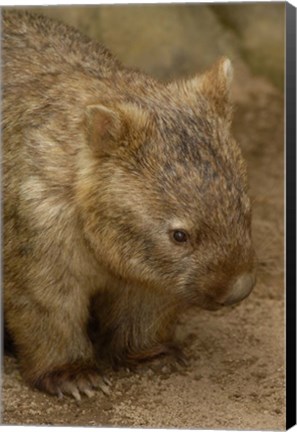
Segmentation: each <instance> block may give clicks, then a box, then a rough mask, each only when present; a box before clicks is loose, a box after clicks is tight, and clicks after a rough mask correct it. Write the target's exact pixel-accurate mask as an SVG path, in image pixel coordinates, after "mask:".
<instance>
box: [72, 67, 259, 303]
mask: <svg viewBox="0 0 297 432" xmlns="http://www.w3.org/2000/svg"><path fill="white" fill-rule="evenodd" d="M231 80H232V66H231V63H230V61H229V60H228V59H222V60H221V61H219V62H218V63H217V64H216V65H215V66H214V67H213V68H212V69H211V70H210V71H209V72H207V73H206V74H204V75H202V76H199V77H196V78H194V79H191V80H189V81H185V82H176V83H170V84H168V85H164V86H161V85H160V84H158V86H157V85H155V84H152V83H151V82H149V84H148V85H147V88H146V89H145V88H143V87H142V88H141V89H140V90H139V95H137V92H136V91H135V90H134V95H133V98H132V101H129V102H127V101H125V100H122V101H120V102H119V103H117V104H114V105H113V106H108V107H107V106H102V105H100V104H99V105H92V106H89V107H88V108H87V137H88V144H89V145H88V148H87V150H86V152H85V155H84V156H82V161H81V164H82V167H83V168H82V170H81V172H82V174H83V177H81V178H82V179H83V181H81V184H82V186H81V190H80V194H81V201H82V202H83V203H84V216H85V222H84V224H85V232H86V235H87V236H88V238H89V241H90V243H91V245H92V247H93V249H94V251H95V253H96V255H97V257H98V260H99V261H100V262H101V263H104V265H105V266H106V267H107V268H109V270H111V272H113V273H114V274H116V275H117V276H119V277H121V278H123V279H124V280H126V281H131V282H133V283H136V284H138V285H139V289H141V286H144V285H145V286H146V287H152V289H157V290H161V291H162V292H164V293H168V298H173V299H175V301H177V302H180V304H181V305H194V304H195V305H200V306H202V307H205V308H210V309H212V308H213V309H215V308H217V307H219V306H221V305H228V304H232V303H235V302H238V301H240V300H242V299H243V298H245V297H246V296H247V295H248V294H249V293H250V291H251V290H252V288H253V286H254V283H255V275H254V250H253V246H252V241H251V204H250V200H249V198H248V195H247V175H246V167H245V163H244V161H243V159H242V155H241V152H240V150H239V147H238V146H237V144H236V143H235V142H234V140H233V139H232V137H231V135H230V123H231V119H230V117H231V106H230V102H229V87H230V82H231ZM144 87H145V86H144ZM131 92H132V90H131Z"/></svg>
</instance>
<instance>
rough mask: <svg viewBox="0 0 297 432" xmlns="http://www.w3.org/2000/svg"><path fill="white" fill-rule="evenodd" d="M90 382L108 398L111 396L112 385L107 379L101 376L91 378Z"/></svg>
mask: <svg viewBox="0 0 297 432" xmlns="http://www.w3.org/2000/svg"><path fill="white" fill-rule="evenodd" d="M90 380H91V383H92V385H93V387H94V388H99V389H100V390H101V391H102V392H103V393H104V394H105V395H107V396H109V395H110V390H109V387H108V386H109V385H110V384H111V383H110V381H109V380H108V379H107V378H105V377H101V376H96V377H94V376H91V377H90Z"/></svg>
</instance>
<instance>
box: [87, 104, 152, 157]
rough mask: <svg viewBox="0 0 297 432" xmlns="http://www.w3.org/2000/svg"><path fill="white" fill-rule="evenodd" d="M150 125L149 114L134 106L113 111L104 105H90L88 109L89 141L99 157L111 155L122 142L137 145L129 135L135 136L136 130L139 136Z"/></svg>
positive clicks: (120, 107)
mask: <svg viewBox="0 0 297 432" xmlns="http://www.w3.org/2000/svg"><path fill="white" fill-rule="evenodd" d="M149 124H150V119H149V115H148V113H147V112H146V111H144V110H142V109H141V108H140V107H138V106H136V105H134V104H130V103H123V104H119V105H118V106H116V107H115V108H113V109H110V108H107V107H106V106H104V105H89V106H87V108H86V129H87V140H88V144H89V146H90V147H91V149H92V150H93V151H94V152H95V154H97V155H98V156H103V155H108V154H110V153H111V152H112V151H113V150H115V149H117V148H118V147H119V146H120V145H121V143H122V141H125V145H129V146H132V145H134V146H135V145H137V142H136V141H135V140H133V139H131V141H130V140H129V135H133V133H134V131H135V130H137V132H138V134H139V132H140V131H141V130H143V129H147V128H148V126H149ZM123 137H125V140H123Z"/></svg>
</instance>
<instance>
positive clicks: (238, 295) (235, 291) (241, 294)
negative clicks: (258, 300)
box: [221, 273, 256, 306]
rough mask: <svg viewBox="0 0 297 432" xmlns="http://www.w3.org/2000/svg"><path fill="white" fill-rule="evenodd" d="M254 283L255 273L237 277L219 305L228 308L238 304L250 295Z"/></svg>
mask: <svg viewBox="0 0 297 432" xmlns="http://www.w3.org/2000/svg"><path fill="white" fill-rule="evenodd" d="M255 283H256V275H255V273H244V274H243V275H241V276H239V277H238V278H237V280H236V281H235V282H234V284H233V286H232V287H231V288H230V291H229V293H228V295H227V297H226V299H225V300H224V301H223V302H222V303H221V304H222V305H224V306H229V305H232V304H234V303H238V302H240V301H241V300H243V299H244V298H246V297H247V296H248V295H249V294H250V292H251V291H252V289H253V287H254V285H255Z"/></svg>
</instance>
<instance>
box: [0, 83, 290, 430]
mask: <svg viewBox="0 0 297 432" xmlns="http://www.w3.org/2000/svg"><path fill="white" fill-rule="evenodd" d="M264 84H265V83H263V86H262V84H261V82H260V84H258V86H255V85H254V83H253V85H252V86H251V88H253V89H254V90H253V92H252V93H249V95H248V96H246V97H245V98H242V97H239V96H240V94H239V93H238V95H237V96H238V97H237V100H238V102H239V103H238V104H237V108H236V110H235V118H234V132H235V135H236V138H237V139H238V141H239V142H240V144H241V146H242V148H243V151H244V154H245V155H246V158H247V160H248V165H249V174H250V187H251V196H252V199H253V201H254V239H255V244H256V249H257V253H258V257H259V273H258V283H257V286H256V288H255V289H254V291H253V293H252V294H251V296H250V297H249V298H248V299H246V300H245V301H244V302H243V303H242V304H240V305H237V306H234V307H232V308H228V309H225V310H221V311H217V312H207V311H200V310H199V311H192V312H191V313H189V314H187V315H186V316H184V317H182V319H181V323H180V326H179V333H180V336H179V337H180V338H181V340H182V345H183V346H184V351H185V353H186V355H187V358H188V365H187V366H183V367H182V366H180V367H172V366H171V365H170V363H169V360H168V359H162V360H155V361H154V362H152V363H149V364H145V365H141V366H139V367H138V368H137V369H136V370H133V371H129V370H120V371H117V372H115V371H107V376H108V377H109V378H110V380H111V382H112V385H111V389H112V392H111V395H110V396H109V397H107V396H105V395H103V394H102V393H100V392H98V393H96V395H95V396H94V397H93V398H92V399H88V398H85V399H83V400H82V401H81V402H80V403H77V402H76V401H75V400H72V399H70V398H67V397H66V398H64V399H61V400H59V399H58V398H55V397H51V396H48V395H45V394H42V393H40V392H38V391H37V390H31V389H29V388H28V387H27V386H26V385H25V384H24V382H23V381H22V379H21V377H20V374H19V371H18V366H17V361H16V359H15V358H13V357H8V356H5V357H4V374H3V390H2V423H4V424H35V425H81V426H127V427H128V426H134V427H153V428H160V427H166V428H177V427H178V428H210V429H215V428H223V429H269V430H272V429H273V430H276V429H284V427H285V424H284V421H285V420H284V419H285V400H284V397H285V396H284V394H285V393H284V390H285V387H284V292H283V100H282V97H281V96H280V95H279V94H278V93H277V92H276V91H275V90H273V89H272V88H270V87H269V85H266V84H265V85H264ZM235 99H236V94H235Z"/></svg>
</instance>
